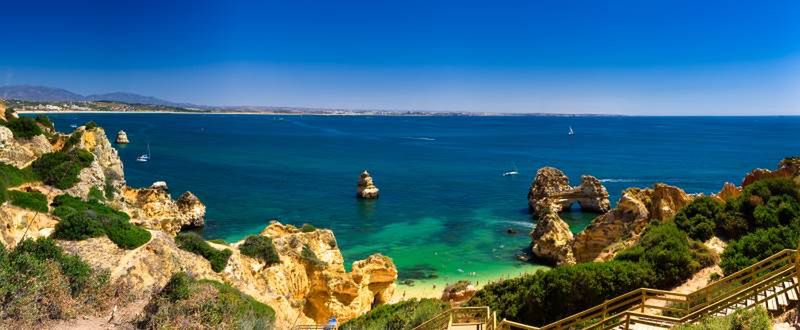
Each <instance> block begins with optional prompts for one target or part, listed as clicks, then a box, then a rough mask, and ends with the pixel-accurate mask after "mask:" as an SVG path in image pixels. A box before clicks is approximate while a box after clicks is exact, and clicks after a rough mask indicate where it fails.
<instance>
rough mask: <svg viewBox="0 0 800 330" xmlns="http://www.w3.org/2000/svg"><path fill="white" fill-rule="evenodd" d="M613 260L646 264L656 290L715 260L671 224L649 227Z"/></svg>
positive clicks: (668, 286) (682, 279)
mask: <svg viewBox="0 0 800 330" xmlns="http://www.w3.org/2000/svg"><path fill="white" fill-rule="evenodd" d="M616 259H617V260H628V261H634V262H640V263H646V264H647V265H648V267H649V268H651V269H653V270H655V272H654V273H655V277H654V278H653V282H652V284H653V285H654V286H656V287H658V288H670V287H673V286H675V285H678V284H680V283H682V282H683V281H684V280H686V279H687V277H688V276H691V274H694V273H695V272H697V271H698V270H700V269H701V268H703V267H707V266H711V265H712V264H714V262H715V261H716V260H715V259H716V258H715V257H712V254H711V253H710V252H709V251H708V249H707V248H705V246H704V245H703V244H697V243H693V242H692V241H690V240H689V238H688V237H687V235H686V233H684V232H682V231H680V230H679V229H678V227H676V226H675V225H674V224H672V223H667V224H660V225H651V226H650V227H648V228H647V230H646V232H645V233H644V235H643V236H642V238H641V239H640V240H639V243H637V244H636V245H635V246H633V247H631V248H629V249H627V250H624V251H622V252H620V253H619V254H618V255H617V257H616Z"/></svg>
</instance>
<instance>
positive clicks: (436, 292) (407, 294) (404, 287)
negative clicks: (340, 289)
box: [390, 264, 550, 303]
mask: <svg viewBox="0 0 800 330" xmlns="http://www.w3.org/2000/svg"><path fill="white" fill-rule="evenodd" d="M549 268H550V267H548V266H543V265H534V264H530V265H528V266H526V267H520V268H508V269H505V270H503V271H498V272H493V273H488V274H485V273H482V274H480V275H475V276H472V275H469V274H463V276H458V277H440V278H435V279H424V280H414V282H413V284H412V285H408V284H403V283H402V282H401V281H399V280H398V281H397V288H396V289H395V291H394V294H393V295H392V298H391V300H390V303H397V302H401V301H404V300H409V299H414V298H417V299H422V298H436V299H439V298H441V297H442V292H443V290H444V288H445V287H447V285H449V284H453V283H456V282H458V281H460V280H464V281H469V282H470V283H472V285H474V286H475V289H477V290H480V289H481V288H483V287H484V286H486V285H487V284H490V283H494V282H499V281H502V280H507V279H511V278H515V277H519V276H522V275H525V274H533V273H535V272H537V271H539V270H545V269H549Z"/></svg>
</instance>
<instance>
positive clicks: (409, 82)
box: [0, 0, 800, 114]
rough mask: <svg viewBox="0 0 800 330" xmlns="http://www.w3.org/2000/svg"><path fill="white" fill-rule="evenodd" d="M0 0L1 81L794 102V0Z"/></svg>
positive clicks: (587, 107) (799, 45) (544, 100)
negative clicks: (0, 12)
mask: <svg viewBox="0 0 800 330" xmlns="http://www.w3.org/2000/svg"><path fill="white" fill-rule="evenodd" d="M163 2H164V3H160V2H149V1H52V2H45V1H35V0H28V1H7V2H5V3H4V4H3V8H2V14H0V17H2V22H3V28H2V29H0V37H2V42H0V74H2V75H3V76H2V79H3V81H2V82H0V83H2V84H7V85H11V84H41V85H47V86H54V87H61V88H66V89H69V90H72V91H74V92H78V93H82V94H90V93H104V92H112V91H126V92H134V93H139V94H145V95H151V96H156V97H160V98H164V99H168V100H173V101H182V102H192V103H199V104H210V105H276V106H308V107H334V108H358V109H374V108H380V109H402V110H405V109H420V110H464V111H492V112H555V113H623V114H759V113H768V114H800V1H797V0H788V1H697V0H693V1H641V0H632V1H627V0H614V1H600V0H598V1H566V0H552V1H532V0H529V1H463V0H459V1H433V0H428V1H416V0H412V1H406V0H404V1H397V0H395V1H379V0H370V1H302V0H293V1H282V2H277V1H258V2H256V1H253V2H245V1H202V0H200V1H175V2H171V1H163Z"/></svg>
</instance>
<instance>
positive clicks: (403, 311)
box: [339, 299, 450, 330]
mask: <svg viewBox="0 0 800 330" xmlns="http://www.w3.org/2000/svg"><path fill="white" fill-rule="evenodd" d="M448 308H450V305H448V304H447V303H445V302H443V301H441V300H439V299H410V300H404V301H401V302H399V303H396V304H389V305H380V306H378V307H375V308H373V309H372V310H370V311H369V312H368V313H367V314H364V315H361V316H359V317H357V318H355V319H352V320H350V321H347V322H346V323H344V324H342V326H340V327H339V328H340V329H342V330H361V329H392V330H407V329H413V328H414V327H416V326H418V325H420V324H422V323H423V322H425V321H427V320H429V319H430V318H432V317H434V316H436V315H437V314H439V313H441V312H444V311H445V310H447V309H448Z"/></svg>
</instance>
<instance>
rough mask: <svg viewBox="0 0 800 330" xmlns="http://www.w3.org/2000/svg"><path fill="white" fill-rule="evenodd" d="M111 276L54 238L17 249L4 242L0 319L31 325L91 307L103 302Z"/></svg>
mask: <svg viewBox="0 0 800 330" xmlns="http://www.w3.org/2000/svg"><path fill="white" fill-rule="evenodd" d="M108 279H109V277H108V273H107V272H96V271H93V270H92V268H91V267H89V265H88V264H86V263H85V262H83V261H82V260H81V259H80V258H79V257H77V256H72V255H68V254H65V253H64V252H63V250H62V249H61V248H60V247H58V246H57V245H56V244H55V242H54V241H53V240H52V239H47V238H40V239H38V240H31V239H27V240H24V241H22V242H20V243H19V244H18V245H17V247H16V248H15V249H14V250H12V251H5V249H4V248H2V245H0V311H2V312H0V323H2V324H4V325H6V326H12V325H17V326H18V327H21V328H30V327H33V326H35V325H41V324H42V323H44V322H46V321H47V320H54V319H67V318H70V317H71V316H74V315H75V314H77V313H78V312H80V313H87V312H92V311H93V310H95V309H96V308H97V307H101V305H102V304H103V303H104V297H106V296H105V295H104V294H103V292H104V290H108V289H109V285H108V284H109V282H108Z"/></svg>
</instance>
